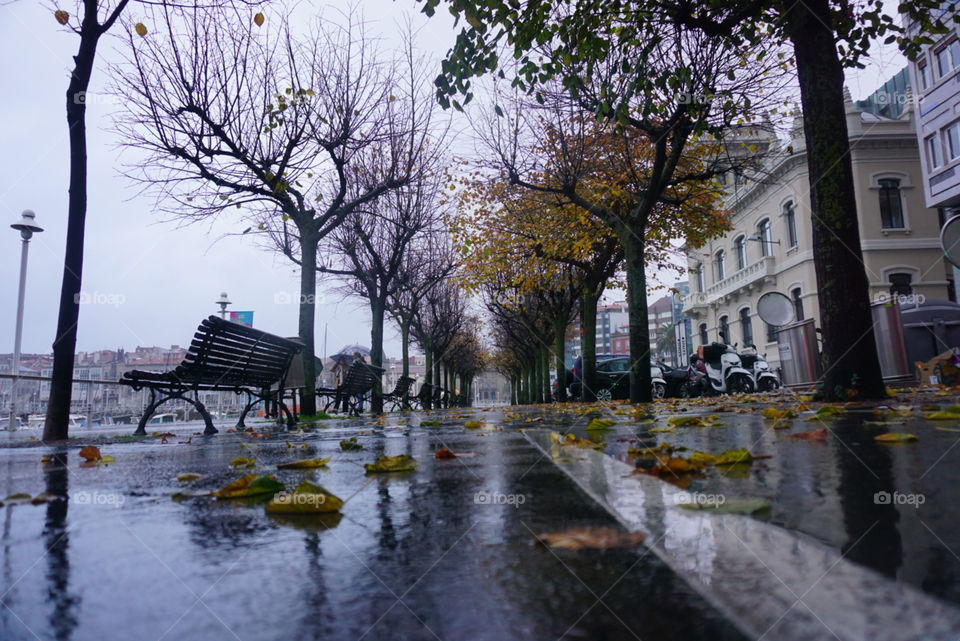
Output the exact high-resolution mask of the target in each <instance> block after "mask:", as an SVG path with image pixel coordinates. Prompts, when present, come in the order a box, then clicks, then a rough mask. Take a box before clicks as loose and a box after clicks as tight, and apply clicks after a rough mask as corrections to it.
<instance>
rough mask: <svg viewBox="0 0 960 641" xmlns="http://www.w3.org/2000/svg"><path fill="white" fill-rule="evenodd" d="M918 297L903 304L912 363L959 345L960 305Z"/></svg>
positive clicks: (902, 310)
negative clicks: (914, 300)
mask: <svg viewBox="0 0 960 641" xmlns="http://www.w3.org/2000/svg"><path fill="white" fill-rule="evenodd" d="M917 299H918V300H917V301H916V302H912V303H907V304H904V305H901V307H900V319H901V321H902V325H903V334H904V342H905V344H906V349H907V361H908V362H909V363H917V362H926V361H929V360H930V359H931V358H934V357H935V356H937V355H938V354H942V353H943V352H945V351H947V350H948V349H950V348H952V347H960V305H958V304H957V303H952V302H950V301H948V300H937V299H932V298H931V299H922V300H921V299H920V297H917Z"/></svg>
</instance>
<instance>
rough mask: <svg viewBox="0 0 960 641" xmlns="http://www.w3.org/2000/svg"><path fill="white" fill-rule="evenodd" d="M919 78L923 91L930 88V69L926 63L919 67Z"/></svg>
mask: <svg viewBox="0 0 960 641" xmlns="http://www.w3.org/2000/svg"><path fill="white" fill-rule="evenodd" d="M917 77H918V78H919V79H920V88H921V89H922V90H923V91H926V90H927V89H929V88H930V67H929V66H928V65H927V63H926V62H924V63H922V64H919V65H917Z"/></svg>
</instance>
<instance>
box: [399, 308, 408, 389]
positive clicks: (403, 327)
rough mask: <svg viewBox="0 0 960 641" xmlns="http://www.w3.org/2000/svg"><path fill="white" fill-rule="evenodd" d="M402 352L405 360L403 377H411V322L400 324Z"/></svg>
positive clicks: (405, 320) (404, 321)
mask: <svg viewBox="0 0 960 641" xmlns="http://www.w3.org/2000/svg"><path fill="white" fill-rule="evenodd" d="M400 350H401V355H402V360H403V376H410V321H409V320H407V319H404V320H403V321H401V322H400Z"/></svg>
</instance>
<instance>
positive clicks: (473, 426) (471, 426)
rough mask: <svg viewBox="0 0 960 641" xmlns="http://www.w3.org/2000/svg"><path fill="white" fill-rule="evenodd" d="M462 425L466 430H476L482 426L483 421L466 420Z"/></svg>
mask: <svg viewBox="0 0 960 641" xmlns="http://www.w3.org/2000/svg"><path fill="white" fill-rule="evenodd" d="M463 426H464V427H465V428H467V429H468V430H478V429H480V428H481V427H483V421H466V422H465V423H464V424H463Z"/></svg>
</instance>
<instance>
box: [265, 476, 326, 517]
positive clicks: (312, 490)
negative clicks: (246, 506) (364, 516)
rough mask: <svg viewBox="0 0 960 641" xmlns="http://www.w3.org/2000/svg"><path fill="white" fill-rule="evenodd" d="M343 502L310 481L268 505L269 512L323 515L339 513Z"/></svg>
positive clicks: (302, 483) (276, 498)
mask: <svg viewBox="0 0 960 641" xmlns="http://www.w3.org/2000/svg"><path fill="white" fill-rule="evenodd" d="M342 507H343V500H342V499H341V498H340V497H338V496H336V495H334V494H332V493H330V492H329V491H327V490H326V489H324V488H322V487H320V486H319V485H315V484H313V483H311V482H309V481H302V482H301V483H300V484H299V485H297V487H296V488H294V490H293V492H280V493H279V494H277V495H276V496H274V497H273V498H272V499H270V502H269V503H267V507H266V510H267V512H284V513H296V514H321V513H325V512H337V511H339V510H340V508H342Z"/></svg>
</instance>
